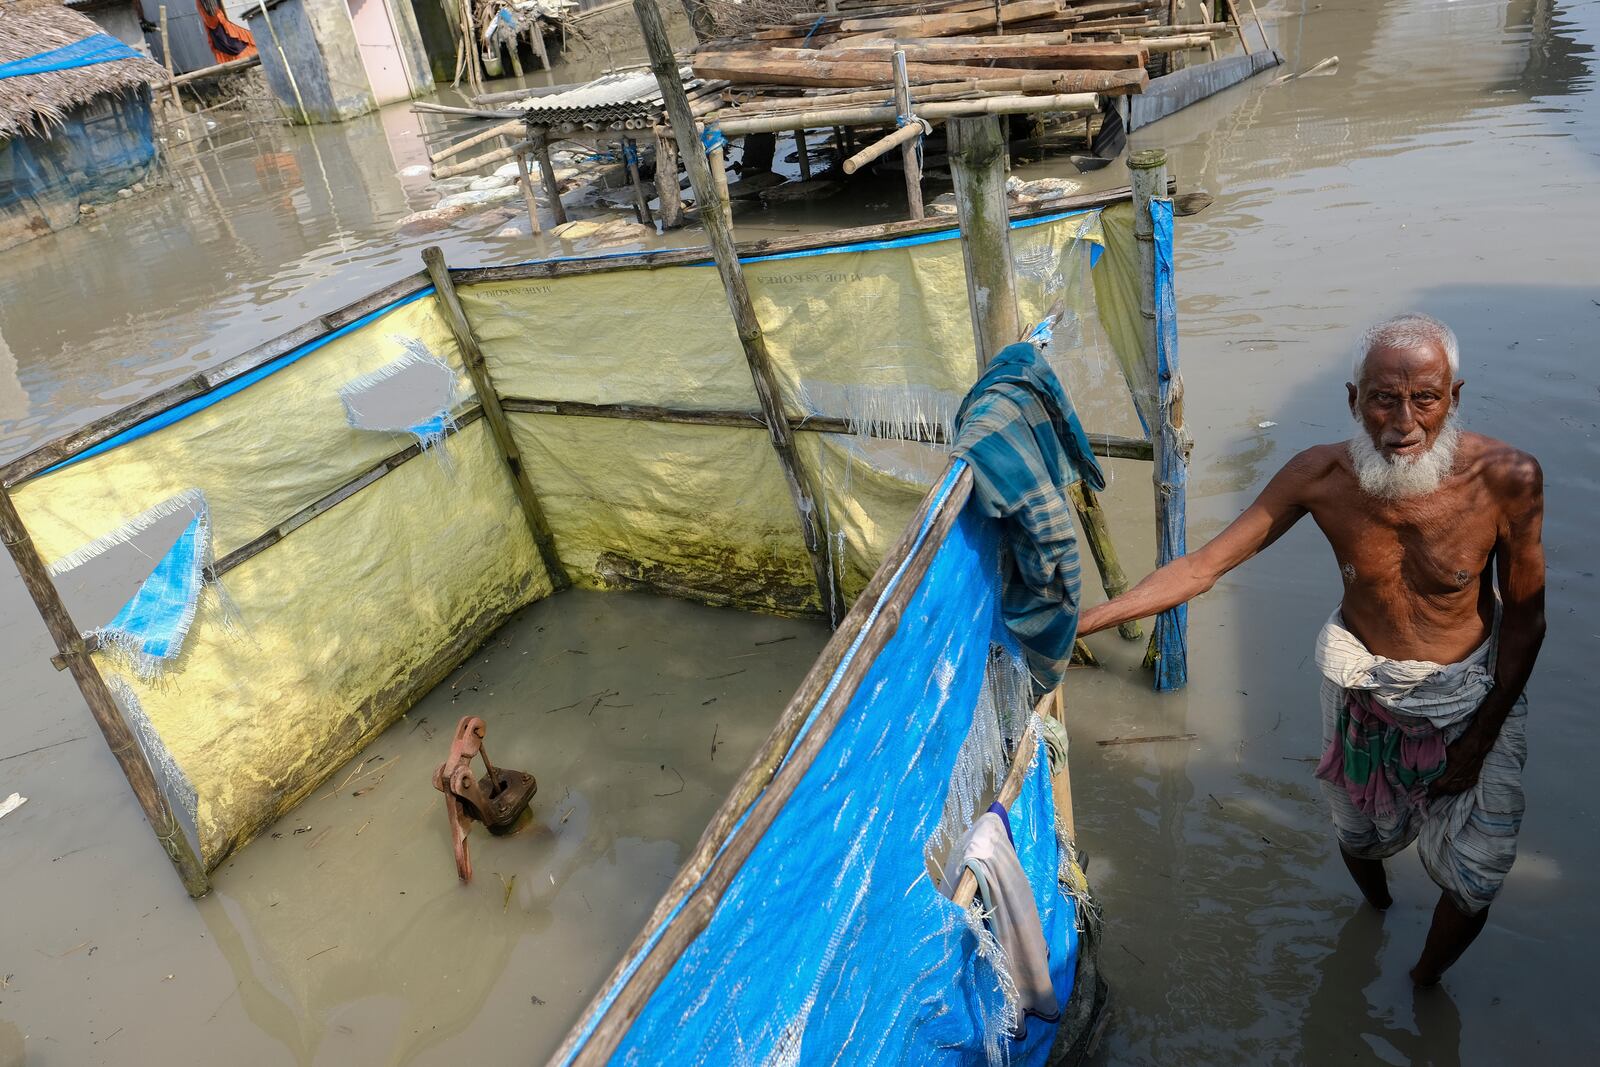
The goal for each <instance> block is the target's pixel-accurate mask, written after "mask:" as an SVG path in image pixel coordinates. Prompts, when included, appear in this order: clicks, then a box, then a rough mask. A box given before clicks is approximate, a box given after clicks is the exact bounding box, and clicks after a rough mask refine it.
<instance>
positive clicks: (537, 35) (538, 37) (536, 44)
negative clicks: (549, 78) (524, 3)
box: [528, 19, 550, 70]
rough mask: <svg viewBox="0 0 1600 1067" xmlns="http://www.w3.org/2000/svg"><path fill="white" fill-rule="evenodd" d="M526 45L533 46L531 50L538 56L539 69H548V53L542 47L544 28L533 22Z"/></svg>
mask: <svg viewBox="0 0 1600 1067" xmlns="http://www.w3.org/2000/svg"><path fill="white" fill-rule="evenodd" d="M528 43H529V44H531V45H533V50H534V52H536V53H537V54H538V56H539V69H540V70H549V69H550V51H549V49H547V48H545V45H544V27H543V26H541V25H539V22H538V20H537V19H535V20H534V23H533V29H532V30H531V31H530V32H529V33H528Z"/></svg>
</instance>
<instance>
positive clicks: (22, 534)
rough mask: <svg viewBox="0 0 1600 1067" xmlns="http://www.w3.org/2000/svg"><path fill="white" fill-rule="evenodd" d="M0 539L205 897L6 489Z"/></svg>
mask: <svg viewBox="0 0 1600 1067" xmlns="http://www.w3.org/2000/svg"><path fill="white" fill-rule="evenodd" d="M0 539H4V541H5V544H6V550H7V551H9V552H10V553H11V558H12V559H13V560H14V561H16V564H17V573H19V574H20V575H21V576H22V584H23V585H24V586H25V587H27V590H28V595H29V596H31V597H32V598H33V603H34V606H35V607H37V608H38V609H39V614H40V615H41V616H42V617H43V618H44V624H45V627H46V628H47V629H48V630H49V631H50V636H51V638H52V639H54V641H55V645H56V649H57V651H58V652H59V654H60V656H61V658H62V659H63V660H65V661H66V666H67V669H68V670H69V671H71V672H72V680H73V681H74V682H76V683H78V691H79V692H81V693H82V694H83V699H84V702H85V703H86V704H88V705H89V713H90V714H91V715H93V716H94V721H95V725H97V726H99V727H100V733H101V734H102V735H104V737H105V739H106V744H107V746H109V747H110V749H111V754H112V755H113V756H115V757H116V760H117V765H118V766H120V767H121V768H122V773H123V776H124V777H126V778H127V779H128V785H129V786H131V787H132V788H133V795H134V796H135V797H137V798H138V800H139V807H140V808H141V809H143V811H144V817H145V818H146V819H147V820H149V823H150V828H151V830H153V831H154V832H155V835H156V840H158V841H160V842H161V847H162V848H163V849H165V850H166V853H167V857H168V858H169V859H171V860H172V865H173V866H174V867H176V868H177V869H178V877H179V878H181V879H183V888H184V889H186V890H188V892H189V895H190V896H191V897H203V896H205V895H206V893H207V892H209V891H210V889H211V882H210V880H209V879H207V877H206V869H205V865H204V864H203V863H202V862H201V861H200V857H199V856H197V855H196V854H195V851H194V849H193V848H192V847H191V846H190V844H189V839H188V838H187V837H186V836H184V832H183V828H182V827H180V826H179V825H178V820H177V817H176V816H174V815H173V814H172V806H171V805H170V804H168V803H167V797H166V794H165V793H163V792H162V791H161V785H160V783H159V782H157V781H156V776H155V772H154V771H153V770H151V768H150V763H149V761H148V760H147V759H146V758H145V753H144V750H143V749H142V748H140V747H139V742H138V740H137V739H135V738H134V736H133V731H132V730H131V729H129V727H128V723H127V721H126V720H124V719H123V717H122V709H121V708H119V707H118V706H117V702H116V699H115V698H114V697H113V696H112V695H111V690H110V688H109V687H108V686H107V685H106V681H105V678H103V677H102V676H101V674H100V668H99V667H97V666H96V665H95V662H94V659H93V658H92V657H91V656H90V654H89V649H88V646H87V645H86V644H85V642H84V640H83V633H82V631H80V630H79V629H78V627H77V625H76V624H74V623H73V621H72V616H71V615H70V614H69V613H68V612H67V607H66V605H65V604H64V603H62V601H61V593H60V591H59V590H58V589H56V587H55V583H54V582H52V581H51V580H50V572H49V570H48V569H47V568H46V567H45V563H44V559H43V558H42V557H41V556H40V555H39V550H38V549H37V548H36V547H35V546H34V543H33V538H32V537H30V536H29V535H28V530H27V527H25V526H24V525H23V524H22V516H21V515H19V514H17V509H16V505H15V504H13V503H12V500H11V494H10V493H9V492H7V491H6V490H4V489H0Z"/></svg>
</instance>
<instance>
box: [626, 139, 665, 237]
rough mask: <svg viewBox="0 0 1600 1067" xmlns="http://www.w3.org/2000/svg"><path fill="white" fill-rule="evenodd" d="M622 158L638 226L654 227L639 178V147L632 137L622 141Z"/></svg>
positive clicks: (648, 204) (641, 181)
mask: <svg viewBox="0 0 1600 1067" xmlns="http://www.w3.org/2000/svg"><path fill="white" fill-rule="evenodd" d="M622 158H623V161H624V162H625V163H626V164H627V166H628V178H629V180H630V181H631V182H632V183H633V210H634V213H635V214H637V215H638V216H639V224H640V225H641V226H654V225H655V224H656V220H655V217H654V216H652V215H651V214H650V197H649V196H647V195H645V191H644V179H643V178H641V177H639V145H638V143H637V142H636V141H634V139H633V138H632V137H624V138H623V139H622ZM659 163H660V161H659V160H658V161H657V164H658V165H659Z"/></svg>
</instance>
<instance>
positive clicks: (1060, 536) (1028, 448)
mask: <svg viewBox="0 0 1600 1067" xmlns="http://www.w3.org/2000/svg"><path fill="white" fill-rule="evenodd" d="M956 434H957V436H956V454H957V455H959V456H962V457H964V458H965V459H966V460H967V462H968V463H969V464H971V465H972V473H973V483H972V484H973V499H974V500H975V501H977V503H978V506H979V507H980V508H982V510H983V513H984V514H985V515H988V516H990V517H992V518H998V519H1001V520H1003V521H1004V523H1005V531H1006V533H1005V537H1006V544H1007V547H1008V548H1009V549H1010V551H1009V552H1008V553H1007V560H1006V562H1005V563H1004V566H1005V568H1006V573H1005V585H1004V589H1003V591H1002V593H1001V601H1000V613H1001V616H1002V617H1003V618H1004V619H1005V623H1006V626H1007V627H1008V628H1009V629H1010V630H1011V632H1012V634H1013V635H1015V636H1016V638H1017V640H1018V642H1020V643H1021V645H1022V650H1023V653H1024V654H1025V655H1026V657H1027V660H1028V667H1029V669H1030V670H1031V671H1032V673H1033V676H1034V679H1035V681H1036V682H1037V683H1038V684H1039V685H1040V686H1042V687H1045V688H1049V687H1051V686H1054V685H1055V684H1056V683H1057V682H1059V681H1060V680H1061V675H1062V673H1063V672H1064V671H1065V670H1066V668H1067V661H1068V660H1069V659H1071V658H1072V643H1073V639H1074V638H1075V637H1076V636H1077V633H1078V577H1079V568H1078V537H1077V533H1076V531H1075V529H1074V526H1073V522H1072V501H1071V500H1070V499H1069V498H1068V496H1067V487H1068V486H1069V485H1071V484H1072V483H1073V482H1076V481H1079V480H1080V479H1081V480H1082V481H1084V482H1085V483H1087V484H1088V485H1089V486H1090V488H1093V489H1097V490H1098V489H1104V488H1105V484H1106V483H1105V475H1104V474H1103V473H1101V470H1100V465H1099V464H1098V463H1096V462H1095V458H1094V454H1093V453H1092V452H1090V450H1089V438H1088V436H1087V435H1086V434H1085V433H1084V432H1083V426H1082V425H1081V424H1080V423H1079V422H1078V415H1077V412H1075V411H1074V410H1073V408H1072V401H1071V400H1069V399H1067V394H1066V391H1065V390H1063V389H1062V388H1061V382H1060V381H1059V380H1057V378H1056V376H1055V372H1054V371H1052V370H1051V369H1050V366H1049V364H1047V363H1046V362H1045V361H1044V360H1043V359H1041V358H1040V357H1039V354H1038V352H1037V350H1036V349H1035V348H1034V346H1033V345H1032V344H1031V343H1029V342H1026V341H1024V342H1019V343H1017V344H1014V345H1010V346H1008V347H1006V348H1004V349H1002V350H1001V352H1000V354H999V355H997V356H995V358H994V361H993V362H992V363H990V364H989V367H988V369H987V370H986V371H984V373H983V376H982V377H981V378H979V379H978V382H977V384H976V385H974V386H973V387H972V390H971V392H969V393H967V396H966V399H964V400H963V401H962V402H961V410H960V411H959V412H957V414H956Z"/></svg>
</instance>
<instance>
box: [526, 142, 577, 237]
mask: <svg viewBox="0 0 1600 1067" xmlns="http://www.w3.org/2000/svg"><path fill="white" fill-rule="evenodd" d="M528 140H529V141H531V142H533V157H534V158H535V159H536V160H538V161H539V182H540V184H542V185H543V186H544V195H545V197H546V198H547V199H548V200H549V201H550V216H551V218H553V219H555V222H556V225H557V226H560V225H562V224H563V223H565V222H566V221H567V209H566V206H565V205H564V204H562V203H561V186H559V185H557V184H556V168H555V166H554V165H553V164H551V162H550V131H549V130H547V129H544V128H543V127H540V128H538V129H535V130H534V131H533V132H532V135H531V136H530V137H529V138H528Z"/></svg>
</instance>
